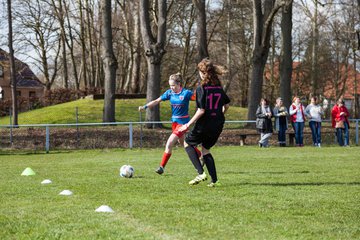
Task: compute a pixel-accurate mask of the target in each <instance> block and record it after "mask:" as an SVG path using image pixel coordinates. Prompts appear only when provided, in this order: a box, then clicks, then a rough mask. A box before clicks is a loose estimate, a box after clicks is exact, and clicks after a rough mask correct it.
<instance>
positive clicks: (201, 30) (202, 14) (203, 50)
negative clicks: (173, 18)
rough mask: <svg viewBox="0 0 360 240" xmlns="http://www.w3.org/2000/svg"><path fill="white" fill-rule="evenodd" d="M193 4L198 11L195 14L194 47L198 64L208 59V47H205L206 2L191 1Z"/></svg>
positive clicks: (199, 0)
mask: <svg viewBox="0 0 360 240" xmlns="http://www.w3.org/2000/svg"><path fill="white" fill-rule="evenodd" d="M193 4H194V5H195V6H196V8H197V10H198V14H197V19H196V21H197V28H196V37H197V41H196V45H197V49H198V59H197V60H198V61H197V62H200V61H201V60H202V59H203V58H206V57H209V52H208V46H207V31H206V8H205V6H206V5H205V4H206V1H204V0H193Z"/></svg>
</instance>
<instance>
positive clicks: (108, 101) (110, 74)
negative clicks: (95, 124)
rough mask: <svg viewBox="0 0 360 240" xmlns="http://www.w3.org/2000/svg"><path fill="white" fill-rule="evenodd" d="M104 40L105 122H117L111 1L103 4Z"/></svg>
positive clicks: (115, 64)
mask: <svg viewBox="0 0 360 240" xmlns="http://www.w3.org/2000/svg"><path fill="white" fill-rule="evenodd" d="M102 25H103V31H102V39H103V41H102V42H103V51H102V52H103V62H104V72H105V95H104V115H103V122H115V82H116V69H117V61H116V58H115V55H114V51H113V45H112V28H111V0H104V1H103V2H102Z"/></svg>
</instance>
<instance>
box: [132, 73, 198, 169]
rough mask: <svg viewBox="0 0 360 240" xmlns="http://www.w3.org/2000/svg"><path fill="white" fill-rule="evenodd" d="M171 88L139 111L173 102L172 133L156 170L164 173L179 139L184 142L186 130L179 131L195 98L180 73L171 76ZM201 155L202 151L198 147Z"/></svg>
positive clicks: (185, 121)
mask: <svg viewBox="0 0 360 240" xmlns="http://www.w3.org/2000/svg"><path fill="white" fill-rule="evenodd" d="M169 86H170V89H169V90H167V91H166V92H165V93H164V94H163V95H161V96H160V97H159V98H157V99H155V100H153V101H151V102H149V103H147V104H145V105H144V106H140V107H139V111H143V110H145V109H147V108H152V107H154V106H156V105H158V104H159V103H160V102H162V101H167V100H170V104H171V111H172V116H171V121H172V134H171V135H170V137H169V139H168V140H167V142H166V146H165V152H164V154H163V156H162V159H161V163H160V166H159V168H158V169H157V170H156V171H155V172H156V173H158V174H163V173H164V168H165V166H166V164H167V162H168V161H169V159H170V157H171V153H172V149H173V147H174V146H175V144H176V143H177V142H178V141H179V142H180V144H182V145H183V143H184V134H185V132H186V130H185V131H179V128H180V127H181V126H182V125H184V124H185V123H187V122H189V120H190V117H189V101H190V100H191V99H192V98H193V92H192V91H190V90H188V89H185V88H183V87H182V77H181V75H180V73H177V74H173V75H171V76H170V78H169ZM196 150H197V152H198V154H199V156H201V153H200V151H199V150H198V149H196Z"/></svg>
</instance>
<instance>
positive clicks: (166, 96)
mask: <svg viewBox="0 0 360 240" xmlns="http://www.w3.org/2000/svg"><path fill="white" fill-rule="evenodd" d="M170 91H171V90H170V89H169V90H167V91H166V92H164V93H163V95H161V96H160V98H161V101H166V100H170Z"/></svg>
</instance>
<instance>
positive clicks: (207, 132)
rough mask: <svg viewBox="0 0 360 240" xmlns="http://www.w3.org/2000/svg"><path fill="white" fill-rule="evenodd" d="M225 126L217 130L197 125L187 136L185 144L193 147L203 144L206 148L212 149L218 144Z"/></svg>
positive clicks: (220, 126)
mask: <svg viewBox="0 0 360 240" xmlns="http://www.w3.org/2000/svg"><path fill="white" fill-rule="evenodd" d="M222 130H223V125H219V126H217V127H215V128H211V129H208V128H201V127H199V126H197V125H196V124H195V126H194V128H193V129H192V130H191V131H190V132H189V133H188V134H187V135H186V138H185V142H186V143H187V144H189V145H191V146H196V145H199V144H201V145H202V146H203V147H204V148H206V149H210V148H211V147H212V146H214V145H215V143H216V142H217V140H218V138H219V136H220V134H221V132H222Z"/></svg>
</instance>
